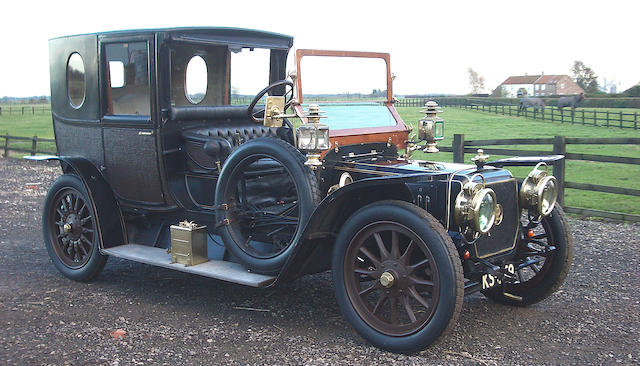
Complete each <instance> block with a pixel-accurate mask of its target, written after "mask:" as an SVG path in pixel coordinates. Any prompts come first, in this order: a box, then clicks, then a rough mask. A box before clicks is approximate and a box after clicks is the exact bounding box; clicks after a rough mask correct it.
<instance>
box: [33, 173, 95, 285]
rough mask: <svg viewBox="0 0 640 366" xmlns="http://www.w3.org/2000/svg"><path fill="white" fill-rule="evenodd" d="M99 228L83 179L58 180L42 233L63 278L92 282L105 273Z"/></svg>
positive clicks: (45, 212)
mask: <svg viewBox="0 0 640 366" xmlns="http://www.w3.org/2000/svg"><path fill="white" fill-rule="evenodd" d="M105 214H106V212H105ZM97 225H98V220H97V219H96V211H95V209H94V207H93V202H92V201H91V200H90V199H89V195H88V194H87V191H86V189H85V187H84V183H83V182H82V180H81V179H80V178H79V177H78V176H76V175H72V174H65V175H62V176H60V177H59V178H58V179H56V181H55V182H54V183H53V185H52V186H51V188H49V192H48V193H47V197H46V198H45V201H44V209H43V211H42V231H43V239H44V244H45V247H46V248H47V252H48V253H49V257H50V258H51V261H52V262H53V264H54V265H55V266H56V268H57V269H58V270H59V271H60V272H61V273H62V274H63V275H65V276H67V277H68V278H71V279H72V280H76V281H90V280H91V279H93V278H95V276H97V275H98V274H99V273H100V272H101V271H102V268H104V265H105V263H106V262H107V256H105V255H102V254H101V253H100V250H99V246H98V245H99V240H98V239H99V237H98V235H99V233H98V227H97Z"/></svg>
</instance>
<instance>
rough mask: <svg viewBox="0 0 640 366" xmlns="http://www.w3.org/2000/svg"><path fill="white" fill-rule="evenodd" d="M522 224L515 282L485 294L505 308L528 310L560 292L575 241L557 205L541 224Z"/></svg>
mask: <svg viewBox="0 0 640 366" xmlns="http://www.w3.org/2000/svg"><path fill="white" fill-rule="evenodd" d="M522 221H523V222H522V225H521V226H522V229H521V232H520V237H519V239H518V244H517V249H516V250H517V252H516V258H515V260H514V261H516V262H517V264H519V265H518V266H516V273H515V275H516V282H515V283H507V284H505V285H504V286H499V287H494V288H491V289H489V290H485V291H483V293H484V294H485V296H487V297H488V298H490V299H491V300H494V301H496V302H499V303H502V304H507V305H515V306H526V305H531V304H535V303H537V302H539V301H542V300H544V299H546V298H547V297H549V296H551V294H553V293H554V292H556V291H558V289H560V286H562V284H563V283H564V280H565V278H566V277H567V274H568V273H569V269H570V268H571V263H572V262H573V240H572V238H571V234H570V233H569V226H568V224H567V219H566V217H565V214H564V211H563V210H562V208H560V207H559V206H558V205H556V207H555V208H554V209H553V211H551V214H549V216H546V217H543V218H542V219H541V220H539V221H536V220H534V219H531V218H528V217H523V220H522ZM551 248H553V249H551Z"/></svg>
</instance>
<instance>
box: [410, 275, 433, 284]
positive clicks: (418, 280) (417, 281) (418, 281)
mask: <svg viewBox="0 0 640 366" xmlns="http://www.w3.org/2000/svg"><path fill="white" fill-rule="evenodd" d="M409 280H410V281H411V283H413V284H414V285H420V286H429V287H433V282H432V281H428V280H423V279H420V278H417V277H414V276H410V277H409Z"/></svg>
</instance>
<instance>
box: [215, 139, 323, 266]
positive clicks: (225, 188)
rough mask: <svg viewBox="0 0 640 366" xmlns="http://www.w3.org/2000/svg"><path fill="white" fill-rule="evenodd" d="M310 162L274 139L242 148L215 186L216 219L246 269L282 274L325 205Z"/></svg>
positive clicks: (249, 144) (227, 241)
mask: <svg viewBox="0 0 640 366" xmlns="http://www.w3.org/2000/svg"><path fill="white" fill-rule="evenodd" d="M305 160H306V159H305V157H304V156H303V155H302V154H301V153H300V151H298V150H297V149H295V148H294V147H293V146H291V145H290V144H288V143H286V142H284V141H282V140H279V139H277V138H272V137H262V138H256V139H252V140H250V141H248V142H246V143H244V144H242V145H240V146H239V147H238V148H237V149H236V150H235V151H233V152H232V153H231V155H230V156H229V158H228V159H227V160H226V161H225V163H224V166H223V168H222V171H221V172H220V177H219V179H218V183H217V186H216V196H215V202H216V203H215V204H216V207H217V208H218V211H217V213H216V216H217V217H216V218H217V221H218V222H219V223H221V226H220V229H219V234H220V236H221V237H222V240H223V241H224V244H225V246H226V248H227V249H228V250H229V252H231V254H232V255H234V256H235V257H236V258H237V259H238V260H239V261H240V262H242V263H243V264H244V265H245V266H246V267H247V268H249V269H250V270H253V271H255V272H258V273H263V274H277V273H278V272H279V271H280V269H281V268H282V266H283V265H284V263H285V261H286V260H287V258H288V257H289V255H290V254H291V250H292V249H293V247H294V244H295V243H297V242H298V240H299V239H300V237H301V235H302V231H303V229H304V227H305V225H306V223H307V221H308V220H309V218H310V217H311V214H312V213H313V211H314V209H315V208H316V206H317V204H318V203H319V202H320V199H321V197H320V189H319V188H318V181H317V178H316V176H315V174H314V173H313V171H312V170H311V169H310V168H309V167H308V166H306V165H304V162H305Z"/></svg>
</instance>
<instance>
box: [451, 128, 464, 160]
mask: <svg viewBox="0 0 640 366" xmlns="http://www.w3.org/2000/svg"><path fill="white" fill-rule="evenodd" d="M451 149H452V150H453V162H454V163H459V164H462V163H464V135H463V134H459V133H456V134H454V135H453V143H452V144H451Z"/></svg>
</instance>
